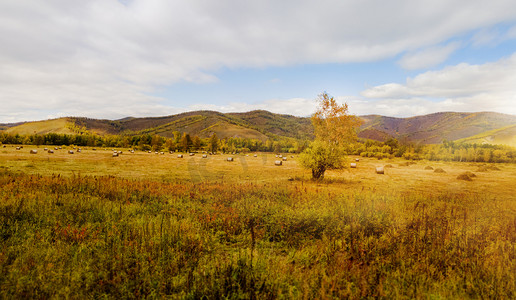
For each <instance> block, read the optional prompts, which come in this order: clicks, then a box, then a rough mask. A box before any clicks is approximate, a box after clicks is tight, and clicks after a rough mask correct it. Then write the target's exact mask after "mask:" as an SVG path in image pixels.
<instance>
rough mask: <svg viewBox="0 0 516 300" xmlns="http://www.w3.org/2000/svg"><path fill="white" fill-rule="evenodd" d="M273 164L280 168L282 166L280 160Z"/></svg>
mask: <svg viewBox="0 0 516 300" xmlns="http://www.w3.org/2000/svg"><path fill="white" fill-rule="evenodd" d="M274 164H275V165H276V166H281V165H282V164H283V162H282V161H281V160H276V161H274Z"/></svg>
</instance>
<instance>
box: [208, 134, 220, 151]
mask: <svg viewBox="0 0 516 300" xmlns="http://www.w3.org/2000/svg"><path fill="white" fill-rule="evenodd" d="M208 147H209V149H210V152H212V153H215V152H217V150H219V138H217V134H216V133H213V135H212V136H211V137H210V140H209V141H208Z"/></svg>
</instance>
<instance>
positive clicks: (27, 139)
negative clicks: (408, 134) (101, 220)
mask: <svg viewBox="0 0 516 300" xmlns="http://www.w3.org/2000/svg"><path fill="white" fill-rule="evenodd" d="M0 144H13V145H15V144H16V145H35V146H40V145H53V146H69V145H76V146H83V147H115V148H133V149H136V150H142V151H148V150H152V151H181V152H188V151H209V152H219V151H220V152H224V153H233V152H258V151H259V152H274V153H301V152H303V151H304V150H305V149H307V148H308V146H309V145H310V141H309V140H298V139H294V138H284V139H278V140H274V139H268V140H266V141H262V140H256V139H248V138H233V137H229V138H223V139H219V138H218V137H217V135H216V134H213V135H212V136H211V137H209V138H204V139H201V138H199V137H198V136H196V135H193V136H191V135H189V134H187V133H180V132H177V131H176V132H174V133H173V137H171V138H166V137H162V136H159V135H150V134H143V135H133V136H124V135H105V136H100V135H95V134H59V133H47V134H30V135H22V134H11V133H5V132H3V133H0ZM341 146H342V150H343V151H342V153H341V152H339V153H338V155H359V156H362V157H373V158H377V159H385V158H394V157H401V158H404V159H407V160H422V159H426V160H430V161H458V162H494V163H514V162H516V149H515V148H513V147H509V146H504V145H491V144H467V143H457V142H453V141H444V142H443V143H442V144H434V145H418V144H414V143H410V142H400V141H398V140H397V139H394V138H390V139H387V140H386V141H384V142H379V141H373V140H357V139H354V140H350V141H347V142H345V143H341ZM332 153H333V154H336V153H337V152H336V151H335V150H332Z"/></svg>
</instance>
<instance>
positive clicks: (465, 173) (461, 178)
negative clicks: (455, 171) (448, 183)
mask: <svg viewBox="0 0 516 300" xmlns="http://www.w3.org/2000/svg"><path fill="white" fill-rule="evenodd" d="M457 179H458V180H466V181H473V179H471V177H470V176H469V175H468V173H467V172H464V173H462V174H459V176H457Z"/></svg>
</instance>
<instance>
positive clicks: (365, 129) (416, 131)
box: [359, 112, 516, 144]
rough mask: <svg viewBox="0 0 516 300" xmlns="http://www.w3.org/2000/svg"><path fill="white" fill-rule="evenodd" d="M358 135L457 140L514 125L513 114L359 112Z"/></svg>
mask: <svg viewBox="0 0 516 300" xmlns="http://www.w3.org/2000/svg"><path fill="white" fill-rule="evenodd" d="M362 119H363V120H364V121H365V122H364V124H363V125H362V127H361V132H360V133H359V136H360V137H363V138H370V139H375V140H385V139H387V138H389V137H394V138H396V139H398V140H407V141H413V142H420V143H424V144H438V143H441V142H442V141H443V140H451V141H454V140H459V139H464V138H467V137H471V136H474V135H477V134H481V133H483V132H486V131H490V130H495V129H499V128H502V127H506V126H510V125H516V116H513V115H507V114H501V113H493V112H479V113H457V112H440V113H434V114H429V115H424V116H416V117H411V118H392V117H384V116H378V115H368V116H363V117H362Z"/></svg>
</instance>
